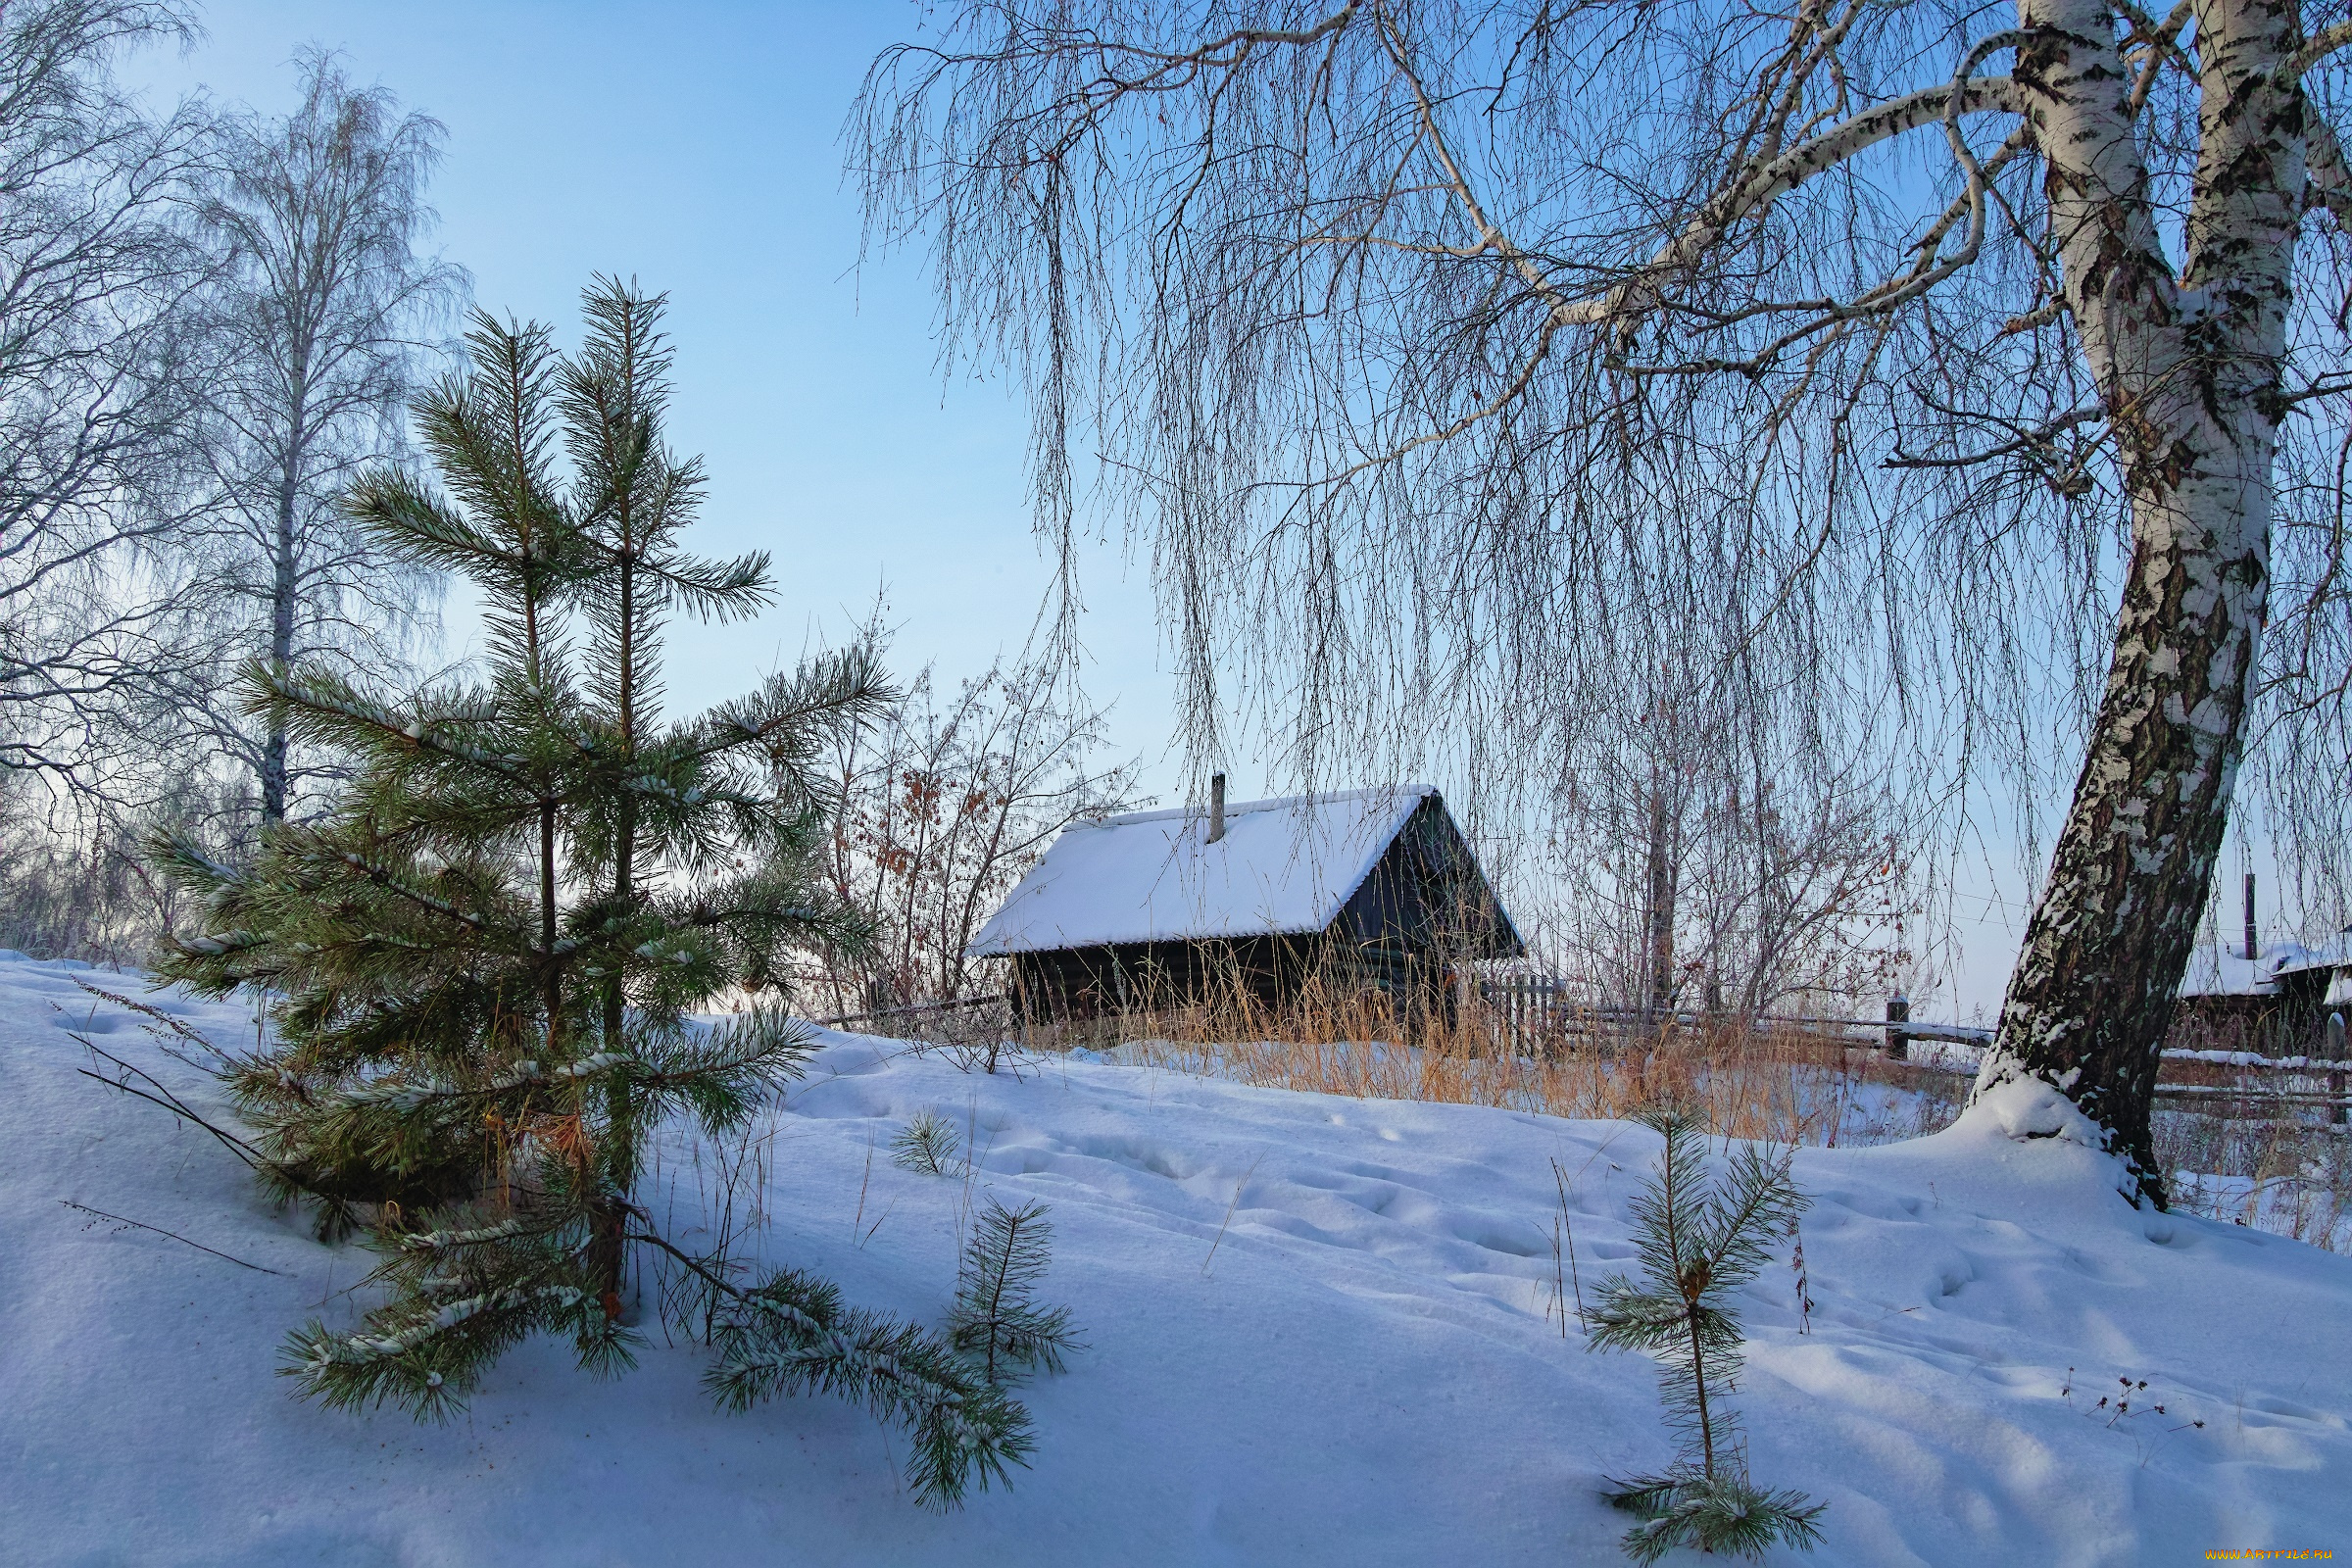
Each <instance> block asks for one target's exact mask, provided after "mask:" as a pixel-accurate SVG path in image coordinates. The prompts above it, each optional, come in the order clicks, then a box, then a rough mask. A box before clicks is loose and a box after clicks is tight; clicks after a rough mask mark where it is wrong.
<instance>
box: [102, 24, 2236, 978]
mask: <svg viewBox="0 0 2352 1568" xmlns="http://www.w3.org/2000/svg"><path fill="white" fill-rule="evenodd" d="M203 20H204V25H205V27H206V36H205V37H204V39H203V40H202V41H201V42H200V43H199V44H198V45H197V46H196V47H195V48H194V49H193V50H192V51H190V52H189V53H188V54H186V55H185V56H184V57H173V56H171V55H169V54H164V53H154V54H150V55H148V56H146V57H143V58H142V59H140V60H138V61H136V62H134V63H133V65H132V68H131V72H130V74H131V76H132V78H133V79H134V80H137V81H139V82H142V83H143V84H145V85H146V86H147V87H148V89H149V90H151V91H152V92H154V93H156V94H157V95H159V96H160V97H170V96H175V95H177V94H179V93H181V92H186V91H192V90H196V89H199V88H202V89H204V90H206V91H209V92H211V93H212V94H213V95H215V96H216V97H219V98H221V99H225V100H232V101H241V102H246V103H250V104H253V105H255V106H257V107H259V108H262V109H265V110H272V111H282V110H284V109H286V108H288V107H290V105H291V98H292V89H293V79H294V78H293V73H292V70H291V68H290V65H289V61H290V58H291V56H292V54H293V51H294V50H295V49H296V47H297V46H299V45H301V44H304V43H318V44H322V45H325V46H327V47H329V48H335V49H339V50H341V51H342V52H343V53H344V55H345V56H346V58H347V61H348V64H349V68H350V70H351V72H352V73H353V74H354V75H355V76H356V77H357V78H359V79H360V80H362V81H380V82H381V83H383V84H384V85H386V86H388V87H390V88H392V89H393V90H394V91H395V92H397V93H398V94H399V95H400V97H401V98H402V100H403V101H404V102H405V103H406V104H408V105H409V106H411V107H413V108H416V109H419V110H422V111H424V112H426V113H429V114H431V115H433V116H435V117H436V118H437V119H439V120H440V121H442V122H443V123H445V124H446V125H447V127H448V156H447V161H446V162H445V164H444V165H443V167H442V169H441V171H440V172H439V174H438V176H437V178H436V180H435V182H434V187H433V201H434V205H435V206H436V207H437V208H438V209H439V211H440V214H441V219H442V222H441V229H440V235H439V242H440V244H441V246H442V248H443V249H444V250H445V252H446V254H447V255H448V257H449V258H450V259H451V260H453V261H456V262H458V263H460V264H462V265H464V266H465V267H466V268H467V269H468V270H471V272H472V274H473V278H474V296H475V298H476V300H477V301H478V302H479V303H480V304H482V305H484V306H487V307H489V308H491V309H492V310H495V311H497V312H499V313H501V314H506V313H510V312H511V313H514V314H516V315H520V316H526V317H539V318H543V319H548V320H550V321H552V322H554V323H556V325H557V326H558V329H559V332H560V333H561V334H562V335H564V337H565V338H566V339H567V340H568V338H569V337H570V336H571V335H572V333H573V331H574V321H575V319H576V303H577V299H578V293H579V289H580V287H581V285H582V284H583V283H584V282H585V281H586V280H587V279H588V277H589V275H590V274H591V273H593V272H596V271H600V270H602V271H617V272H621V273H624V274H632V273H633V274H634V275H636V276H637V277H638V278H639V279H640V280H641V281H642V282H643V283H644V284H646V285H647V286H649V287H652V288H657V289H665V290H667V291H669V293H670V296H671V312H672V314H671V326H672V330H673V333H674V336H675V339H676V344H677V351H678V362H677V379H678V387H679V392H678V401H677V406H676V410H675V413H674V417H673V421H672V433H673V436H674V438H675V439H676V441H677V442H678V444H679V445H680V446H681V447H682V448H684V449H685V450H688V451H700V452H702V453H703V454H704V456H705V457H706V459H707V460H708V463H709V466H710V471H711V500H710V507H709V510H708V513H707V517H708V521H707V523H706V525H705V526H704V527H703V528H702V529H701V530H700V532H699V535H698V541H697V542H698V544H699V545H700V547H701V548H702V549H704V550H705V551H707V552H709V553H711V554H731V553H734V552H736V551H741V550H748V549H764V550H767V551H770V552H771V553H772V554H773V555H774V556H775V558H776V563H777V567H778V579H779V587H780V589H781V594H780V603H779V604H778V606H777V607H776V608H775V609H774V610H773V611H771V612H770V613H767V614H766V615H765V616H764V617H763V618H761V619H760V621H758V622H757V623H755V624H754V625H752V626H750V627H744V626H733V627H726V628H716V629H699V628H680V630H679V632H678V634H677V637H676V639H675V641H674V643H673V657H672V662H671V670H670V684H671V693H672V697H673V699H674V701H675V702H676V704H677V705H678V706H679V707H680V708H681V709H684V708H694V707H700V706H703V705H705V704H707V703H710V702H712V701H715V700H718V699H720V698H723V697H726V696H729V695H732V694H733V693H735V692H738V691H740V690H742V689H743V688H745V687H746V686H748V685H749V684H751V683H752V682H753V681H754V680H756V679H757V678H758V677H759V676H760V674H762V673H764V672H765V671H766V670H768V669H770V668H773V667H775V666H777V665H778V664H781V663H789V662H791V661H792V660H793V659H794V658H795V657H796V656H797V655H798V654H799V652H800V651H801V650H802V649H803V648H804V647H806V646H808V645H809V643H810V642H811V641H812V640H815V639H817V638H819V637H830V638H832V639H834V640H839V639H840V638H841V636H842V635H843V634H844V633H845V632H846V630H847V629H848V627H849V626H850V625H851V623H852V622H853V620H854V619H855V618H856V617H857V616H858V615H859V614H860V613H862V612H863V610H864V608H865V607H866V606H867V605H868V604H869V603H870V602H871V600H872V598H873V596H874V594H875V592H876V591H877V590H878V589H881V588H884V587H887V589H888V591H889V597H890V606H891V612H892V618H893V619H894V621H896V622H897V623H898V624H899V625H900V626H901V628H902V630H901V633H900V640H899V643H898V645H897V657H896V662H897V663H898V664H899V665H900V666H901V667H902V668H907V667H911V666H914V665H919V664H921V663H924V662H937V664H938V667H939V669H940V672H941V674H942V675H943V676H944V677H946V678H947V679H948V680H949V681H951V682H953V681H954V680H955V679H957V678H959V677H961V676H963V675H966V674H970V673H973V672H976V671H977V670H979V669H981V668H983V667H984V666H985V665H986V664H987V662H989V660H990V659H991V658H993V657H994V656H995V655H996V654H997V653H998V652H999V651H1001V650H1002V651H1006V652H1012V651H1017V650H1018V649H1019V647H1020V646H1021V644H1022V642H1023V641H1024V639H1025V638H1026V636H1027V634H1028V631H1029V628H1030V625H1031V623H1032V619H1033V617H1034V615H1035V613H1036V612H1037V608H1038V605H1039V602H1040V598H1041V595H1042V594H1043V592H1044V590H1045V587H1046V585H1047V582H1048V578H1049V570H1048V564H1047V563H1046V562H1045V561H1044V559H1043V558H1042V557H1041V555H1040V553H1039V550H1038V547H1037V544H1036V543H1035V541H1034V539H1033V538H1032V536H1031V534H1030V531H1029V513H1028V507H1027V502H1026V497H1025V494H1024V489H1023V475H1022V453H1023V447H1024V443H1025V439H1026V421H1025V418H1024V416H1023V413H1022V409H1021V407H1020V402H1019V398H1018V392H1017V389H1016V388H1012V387H1008V386H1006V385H1005V384H1004V383H1003V382H1002V381H977V380H973V379H971V378H969V377H967V376H963V375H957V376H954V377H946V376H943V374H942V370H941V368H940V365H939V360H938V352H937V345H936V343H935V341H934V336H933V325H934V312H933V307H932V300H931V295H930V291H929V285H928V282H927V280H926V277H925V274H924V269H923V266H922V258H921V257H920V256H916V255H903V256H898V257H892V258H888V259H884V260H882V261H879V262H875V263H870V264H868V265H866V266H864V267H860V266H859V265H858V246H859V232H858V230H859V224H858V210H857V203H856V200H855V197H854V195H853V194H852V193H851V192H850V191H849V190H847V189H846V188H845V187H844V184H843V181H842V177H841V149H840V145H839V142H838V139H837V138H838V133H839V130H840V127H841V123H842V120H843V117H844V115H845V113H846V111H847V109H848V107H849V104H850V100H851V97H852V95H853V94H854V93H855V91H856V90H857V86H858V79H859V76H860V75H861V73H863V71H864V69H865V66H866V64H867V62H868V61H870V60H871V59H872V58H873V56H874V55H875V53H876V52H877V51H879V50H880V49H881V48H882V47H884V46H885V45H887V44H888V43H890V42H893V41H894V40H896V39H898V38H901V37H906V36H910V35H911V34H912V33H913V31H914V29H915V27H916V26H917V25H918V23H919V20H920V13H919V10H918V8H917V7H916V6H914V5H912V4H900V3H890V0H883V3H872V4H863V5H850V4H844V5H831V6H827V5H813V4H790V3H775V4H767V5H717V4H692V3H669V4H662V5H646V4H639V5H609V4H588V3H571V4H562V5H556V4H528V3H518V0H476V3H473V4H466V5H459V4H452V3H448V0H405V3H403V4H399V5H386V4H353V3H335V0H244V3H231V0H221V3H217V4H214V5H212V6H210V7H209V8H208V9H207V10H206V11H205V12H204V16H203ZM1084 584H1085V591H1086V594H1087V599H1088V604H1089V613H1088V615H1087V617H1086V619H1085V622H1084V625H1083V628H1082V635H1083V637H1084V639H1085V642H1086V645H1087V648H1088V651H1089V653H1090V654H1091V655H1092V656H1093V657H1092V663H1091V665H1090V668H1089V670H1088V676H1087V681H1088V687H1089V690H1090V692H1091V693H1092V694H1093V695H1094V696H1095V698H1096V699H1097V700H1098V701H1107V702H1112V703H1114V704H1115V707H1114V711H1113V715H1112V734H1113V739H1114V741H1115V743H1116V747H1117V749H1118V750H1119V751H1120V752H1121V753H1123V754H1138V755H1141V756H1142V757H1143V759H1144V760H1145V762H1146V766H1147V772H1146V781H1147V784H1148V786H1149V787H1150V788H1152V789H1153V790H1154V791H1156V792H1157V793H1159V794H1160V795H1161V796H1162V797H1163V798H1164V797H1169V796H1172V795H1173V794H1174V793H1175V792H1176V790H1177V787H1178V775H1179V766H1180V762H1181V759H1178V758H1176V757H1173V756H1171V755H1170V754H1169V751H1168V740H1169V735H1170V728H1171V725H1170V720H1171V699H1172V695H1173V692H1172V683H1171V682H1170V681H1169V679H1168V678H1167V676H1166V674H1165V673H1164V671H1163V669H1162V667H1161V660H1160V658H1159V640H1158V636H1157V633H1156V631H1155V629H1154V625H1153V620H1152V596H1151V591H1150V587H1149V583H1148V581H1147V579H1146V578H1145V576H1144V574H1143V572H1142V571H1141V570H1140V569H1130V568H1129V567H1128V566H1127V565H1126V564H1125V563H1124V561H1123V560H1122V552H1121V551H1120V550H1119V549H1118V548H1117V546H1116V542H1115V540H1114V541H1111V542H1110V543H1107V544H1104V545H1102V546H1099V547H1097V548H1095V549H1093V550H1092V551H1090V553H1089V559H1088V561H1087V564H1086V571H1085V574H1084ZM452 608H453V614H452V617H451V623H452V631H453V633H454V634H457V635H458V636H460V637H463V635H464V633H465V631H466V615H465V613H464V608H463V607H462V606H453V607H452ZM1234 771H1235V779H1234V785H1235V790H1236V792H1237V794H1239V795H1242V796H1245V797H1246V796H1249V795H1252V794H1256V793H1259V792H1260V790H1261V788H1262V787H1263V786H1264V785H1265V784H1266V783H1267V782H1268V781H1267V780H1265V779H1264V778H1263V777H1262V776H1260V775H1258V774H1257V773H1256V772H1254V771H1253V764H1252V763H1251V762H1250V760H1248V759H1247V758H1243V759H1237V760H1236V761H1235V765H1234ZM1989 858H1990V859H1991V860H1992V861H1996V862H2000V861H2007V860H2009V859H2010V858H2011V857H2009V856H2008V855H2007V854H2006V853H2005V852H2004V851H2003V850H2002V848H2001V847H2000V846H1997V845H1995V846H1990V847H1989ZM2237 863H2238V862H2237V860H2236V858H2235V856H2234V854H2229V855H2226V856H2225V861H2224V871H2225V873H2227V879H2228V881H2229V885H2230V887H2231V888H2232V890H2233V889H2234V886H2235V868H2236V865H2237ZM1962 880H1963V885H1962V889H1961V892H1962V898H1961V900H1960V904H1959V907H1958V909H1957V911H1956V912H1957V926H1958V930H1957V931H1956V932H1955V935H1956V936H1957V937H1958V938H1959V940H1960V950H1961V954H1962V955H1963V962H1964V965H1965V971H1966V972H1965V974H1964V975H1963V976H1962V977H1960V978H1959V983H1958V984H1957V985H1956V986H1954V987H1953V988H1952V989H1951V990H1947V991H1946V992H1945V994H1944V998H1943V1000H1942V1001H1941V1003H1940V1004H1939V1005H1936V1007H1935V1009H1934V1010H1935V1011H1936V1012H1937V1013H1938V1015H1949V1012H1950V1011H1951V1010H1952V1008H1953V1005H1954V1003H1955V1002H1956V1003H1957V1005H1958V1010H1960V1011H1962V1012H1964V1013H1965V1012H1970V1011H1974V1010H1977V1009H1982V1008H1985V1007H1989V1006H1990V1005H1994V1004H1996V1003H1997V1001H1998V998H1999V993H2000V987H2001V983H2002V981H2003V979H2004V978H2005V976H2006V972H2007V969H2008V964H2009V961H2010V957H2011V956H2012V955H2013V953H2014V951H2015V942H2016V937H2015V929H2016V926H2017V924H2018V923H2019V921H2018V908H2019V902H2018V901H2019V900H2020V898H2021V896H2022V883H2023V880H2024V879H2023V878H2022V877H2020V876H2019V875H2018V874H2017V873H2016V871H2015V869H2014V867H2013V866H2012V865H2010V864H2007V863H2001V864H1980V865H1979V866H1977V867H1976V868H1974V869H1973V870H1970V871H1968V872H1967V873H1965V874H1964V876H1963V879H1962ZM2272 885H2273V886H2276V884H2275V883H2273V884H2272ZM2233 898H2234V893H2233V892H2232V899H2233ZM2231 907H2232V908H2234V904H2233V903H2232V905H2231ZM1955 992H1956V996H1955V995H1954V993H1955Z"/></svg>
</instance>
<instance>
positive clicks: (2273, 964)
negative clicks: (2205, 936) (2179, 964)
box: [2180, 941, 2352, 997]
mask: <svg viewBox="0 0 2352 1568" xmlns="http://www.w3.org/2000/svg"><path fill="white" fill-rule="evenodd" d="M2347 967H2352V942H2347V941H2337V942H2334V943H2329V944H2327V945H2326V946H2322V947H2316V948H2314V947H2306V946H2305V945H2304V944H2302V943H2300V942H2274V943H2271V944H2270V945H2268V946H2267V947H2265V948H2263V949H2262V953H2261V956H2259V957H2254V958H2249V957H2246V956H2243V955H2242V954H2241V953H2240V952H2239V951H2238V949H2237V948H2236V947H2235V946H2234V945H2233V944H2231V943H2228V942H2222V943H2209V944H2206V945H2203V946H2200V947H2198V948H2197V949H2195V950H2194V951H2193V952H2191V953H2190V954H2189V956H2188V971H2187V972H2186V973H2185V974H2183V975H2182V976H2181V977H2180V995H2181V996H2183V997H2271V996H2277V995H2278V981H2279V979H2280V978H2281V977H2283V976H2285V975H2290V974H2302V973H2305V972H2307V971H2309V970H2312V969H2343V968H2347Z"/></svg>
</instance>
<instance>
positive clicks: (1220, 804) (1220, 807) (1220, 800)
mask: <svg viewBox="0 0 2352 1568" xmlns="http://www.w3.org/2000/svg"><path fill="white" fill-rule="evenodd" d="M1224 836H1225V775H1224V774H1222V773H1211V774H1210V775H1209V776H1208V842H1209V843H1211V844H1214V843H1216V842H1217V840H1219V839H1221V838H1223V837H1224ZM2246 929H2247V930H2249V931H2251V930H2252V929H2254V928H2253V927H2252V926H2251V925H2249V926H2247V927H2246ZM2247 940H2249V941H2251V940H2252V939H2251V938H2248V939H2247Z"/></svg>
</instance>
